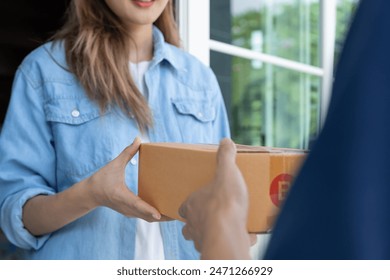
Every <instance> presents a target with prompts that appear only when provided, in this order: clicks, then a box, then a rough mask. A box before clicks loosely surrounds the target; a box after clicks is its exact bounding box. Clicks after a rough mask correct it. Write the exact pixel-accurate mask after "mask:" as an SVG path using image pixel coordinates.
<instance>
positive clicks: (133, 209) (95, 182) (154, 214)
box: [87, 138, 162, 222]
mask: <svg viewBox="0 0 390 280" xmlns="http://www.w3.org/2000/svg"><path fill="white" fill-rule="evenodd" d="M140 144H141V141H140V139H139V138H136V139H135V140H134V142H133V144H131V145H130V146H128V147H127V148H126V149H124V150H123V151H122V153H120V154H119V156H118V157H117V158H115V159H114V160H112V161H111V162H110V163H108V164H107V165H106V166H104V167H103V168H101V169H100V170H99V171H97V172H96V173H95V174H93V175H92V176H91V177H89V178H88V179H87V180H88V182H87V185H88V186H89V187H90V189H91V200H92V201H93V202H92V203H93V204H94V205H95V206H106V207H109V208H111V209H113V210H115V211H117V212H119V213H122V214H123V215H125V216H128V217H138V218H142V219H144V220H146V221H148V222H153V221H161V220H162V219H161V215H160V213H159V212H158V211H157V209H155V208H154V207H152V206H151V205H149V204H148V203H146V202H145V201H143V200H142V199H141V198H139V197H138V196H136V195H135V194H134V193H133V192H131V191H130V190H129V188H128V187H127V186H126V183H125V169H126V166H127V164H128V162H129V161H130V160H131V159H132V158H133V156H134V155H135V154H136V153H137V151H138V149H139V146H140Z"/></svg>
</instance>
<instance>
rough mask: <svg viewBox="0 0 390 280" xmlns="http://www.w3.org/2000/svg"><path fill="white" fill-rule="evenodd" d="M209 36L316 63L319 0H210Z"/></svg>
mask: <svg viewBox="0 0 390 280" xmlns="http://www.w3.org/2000/svg"><path fill="white" fill-rule="evenodd" d="M210 2H211V14H210V21H211V30H210V37H211V39H214V40H218V41H221V42H225V43H229V44H233V45H236V46H240V47H244V48H247V49H251V50H255V51H260V52H265V53H267V54H271V55H275V56H279V57H283V58H286V59H290V60H294V61H298V62H302V63H306V64H310V65H314V66H319V64H320V58H319V34H320V25H319V20H320V16H319V13H320V4H319V2H320V1H319V0H310V1H308V0H273V1H269V0H268V1H265V0H230V1H226V0H211V1H210Z"/></svg>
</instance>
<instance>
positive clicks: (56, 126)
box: [44, 97, 113, 186]
mask: <svg viewBox="0 0 390 280" xmlns="http://www.w3.org/2000/svg"><path fill="white" fill-rule="evenodd" d="M44 106H45V113H46V120H47V122H48V123H49V124H50V125H51V128H52V133H53V140H52V141H53V146H54V150H55V153H56V158H57V166H56V171H57V181H58V184H59V186H61V185H68V184H74V183H76V182H78V181H79V180H80V179H82V178H84V177H86V176H87V175H89V174H90V173H92V172H94V171H96V170H97V169H99V168H100V167H102V166H103V165H105V164H106V163H107V162H108V161H110V160H111V159H112V145H113V139H112V133H111V131H112V130H113V124H112V122H110V120H109V116H110V112H105V113H104V114H102V112H101V111H100V109H99V107H98V106H97V105H96V104H95V103H93V102H92V101H91V100H89V99H88V98H86V97H81V98H80V97H65V98H52V99H50V100H47V101H46V102H45V105H44Z"/></svg>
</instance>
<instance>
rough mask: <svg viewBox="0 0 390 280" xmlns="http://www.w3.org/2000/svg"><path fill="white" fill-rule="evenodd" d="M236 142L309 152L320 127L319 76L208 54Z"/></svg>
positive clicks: (223, 55) (214, 53) (219, 54)
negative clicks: (303, 149)
mask: <svg viewBox="0 0 390 280" xmlns="http://www.w3.org/2000/svg"><path fill="white" fill-rule="evenodd" d="M211 67H212V68H213V70H214V72H215V73H216V74H217V77H218V80H219V83H220V85H221V89H222V91H223V92H224V96H225V102H226V105H227V109H228V114H229V118H230V124H231V129H232V138H233V140H235V141H236V142H237V143H240V144H248V145H265V146H274V147H291V148H308V146H309V143H310V141H311V139H313V138H315V137H316V135H317V131H318V128H319V126H318V125H319V119H318V114H319V100H320V98H319V96H320V86H321V85H320V82H321V81H320V78H318V77H313V76H310V75H307V74H302V73H299V72H295V71H291V70H285V69H282V68H279V67H275V66H272V65H269V64H264V63H261V62H259V61H251V60H247V59H243V58H239V57H232V56H229V55H225V54H221V53H216V52H212V53H211Z"/></svg>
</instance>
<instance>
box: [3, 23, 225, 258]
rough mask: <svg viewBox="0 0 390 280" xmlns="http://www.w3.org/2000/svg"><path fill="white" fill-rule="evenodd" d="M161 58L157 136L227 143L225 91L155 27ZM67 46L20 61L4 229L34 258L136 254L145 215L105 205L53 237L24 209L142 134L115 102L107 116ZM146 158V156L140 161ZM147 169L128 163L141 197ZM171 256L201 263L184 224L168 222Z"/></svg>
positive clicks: (6, 160)
mask: <svg viewBox="0 0 390 280" xmlns="http://www.w3.org/2000/svg"><path fill="white" fill-rule="evenodd" d="M153 37H154V58H153V60H152V62H151V65H150V68H149V69H148V71H147V72H146V74H145V80H146V85H147V88H148V92H149V98H148V102H149V106H150V108H151V109H152V112H153V117H154V126H153V128H152V129H151V130H150V131H149V138H150V141H151V142H186V143H218V142H219V140H220V139H221V138H223V137H229V126H228V120H227V116H226V110H225V106H224V102H223V99H222V96H221V92H220V89H219V86H218V83H217V80H216V78H215V75H214V74H213V73H212V71H211V69H210V68H208V67H206V66H204V65H203V64H202V63H200V62H199V61H198V60H197V59H196V58H194V57H193V56H191V55H189V54H188V53H186V52H184V51H182V50H180V49H178V48H176V47H174V46H172V45H169V44H167V43H166V42H165V41H164V38H163V35H162V33H161V32H160V31H159V30H158V29H157V28H154V30H153ZM66 68H67V65H66V60H65V54H64V48H63V44H62V43H57V44H53V43H47V44H45V45H43V46H41V47H40V48H38V49H36V50H35V51H33V52H32V53H31V54H30V55H28V56H27V57H26V59H25V60H24V61H23V63H22V64H21V66H20V67H19V69H18V71H17V73H16V76H15V81H14V85H13V90H12V97H11V102H10V105H9V109H8V113H7V116H6V120H5V122H4V125H3V127H2V131H1V134H0V226H1V228H2V229H3V231H4V233H5V234H6V236H7V237H8V239H9V240H10V241H11V242H12V243H13V244H15V245H16V246H18V247H20V248H23V249H24V252H25V253H26V257H27V258H32V259H133V258H134V247H135V242H134V240H135V229H136V219H134V218H127V217H125V216H123V215H121V214H119V213H117V212H115V211H113V210H111V209H109V208H106V207H99V208H97V209H95V210H93V211H92V212H90V213H89V214H87V215H85V216H84V217H82V218H80V219H78V220H76V221H75V222H72V223H70V224H68V225H66V226H65V227H63V228H61V229H60V230H57V231H55V232H53V233H51V234H49V235H45V236H40V237H35V236H33V235H31V234H30V233H29V232H28V231H27V230H26V229H25V228H24V227H23V222H22V207H23V205H24V204H25V202H26V201H27V200H28V199H30V198H32V197H34V196H36V195H39V194H47V195H53V194H55V193H58V192H61V191H63V190H65V189H67V188H69V187H70V186H72V185H73V184H75V183H77V182H79V181H80V180H82V179H84V178H86V177H89V176H91V175H92V174H93V173H95V172H96V171H97V170H98V169H99V168H101V167H102V166H104V165H106V164H107V163H108V162H109V161H111V160H112V159H114V158H115V157H116V156H117V155H118V154H119V153H120V152H121V151H122V150H123V149H124V148H125V147H126V146H128V145H129V144H130V143H131V142H132V140H133V139H134V138H135V137H136V136H139V135H140V131H139V130H138V128H137V125H136V123H135V121H134V120H133V119H130V118H127V117H125V116H124V115H123V114H122V113H121V112H120V110H119V109H116V108H113V109H111V110H108V111H107V112H106V113H104V114H103V115H102V114H101V113H100V111H99V108H98V106H97V105H96V104H95V103H94V102H92V101H91V100H89V99H88V98H87V96H86V94H85V92H84V90H83V88H82V87H81V86H80V84H79V83H78V81H77V79H76V78H75V76H74V75H72V74H71V73H70V72H68V71H67V70H66ZM137 157H138V155H137V156H136V159H137ZM137 174H138V166H137V163H136V162H134V161H133V164H129V165H128V167H127V169H126V183H127V185H128V186H129V188H130V189H131V190H132V191H133V192H134V193H137V184H138V178H137V177H138V175H137ZM160 226H161V232H162V237H163V243H164V253H165V257H166V259H197V258H198V257H199V255H198V253H197V252H196V250H195V249H194V246H193V244H192V242H189V241H186V240H185V239H184V238H183V236H182V232H181V230H182V223H181V222H178V221H172V222H162V223H160Z"/></svg>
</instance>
